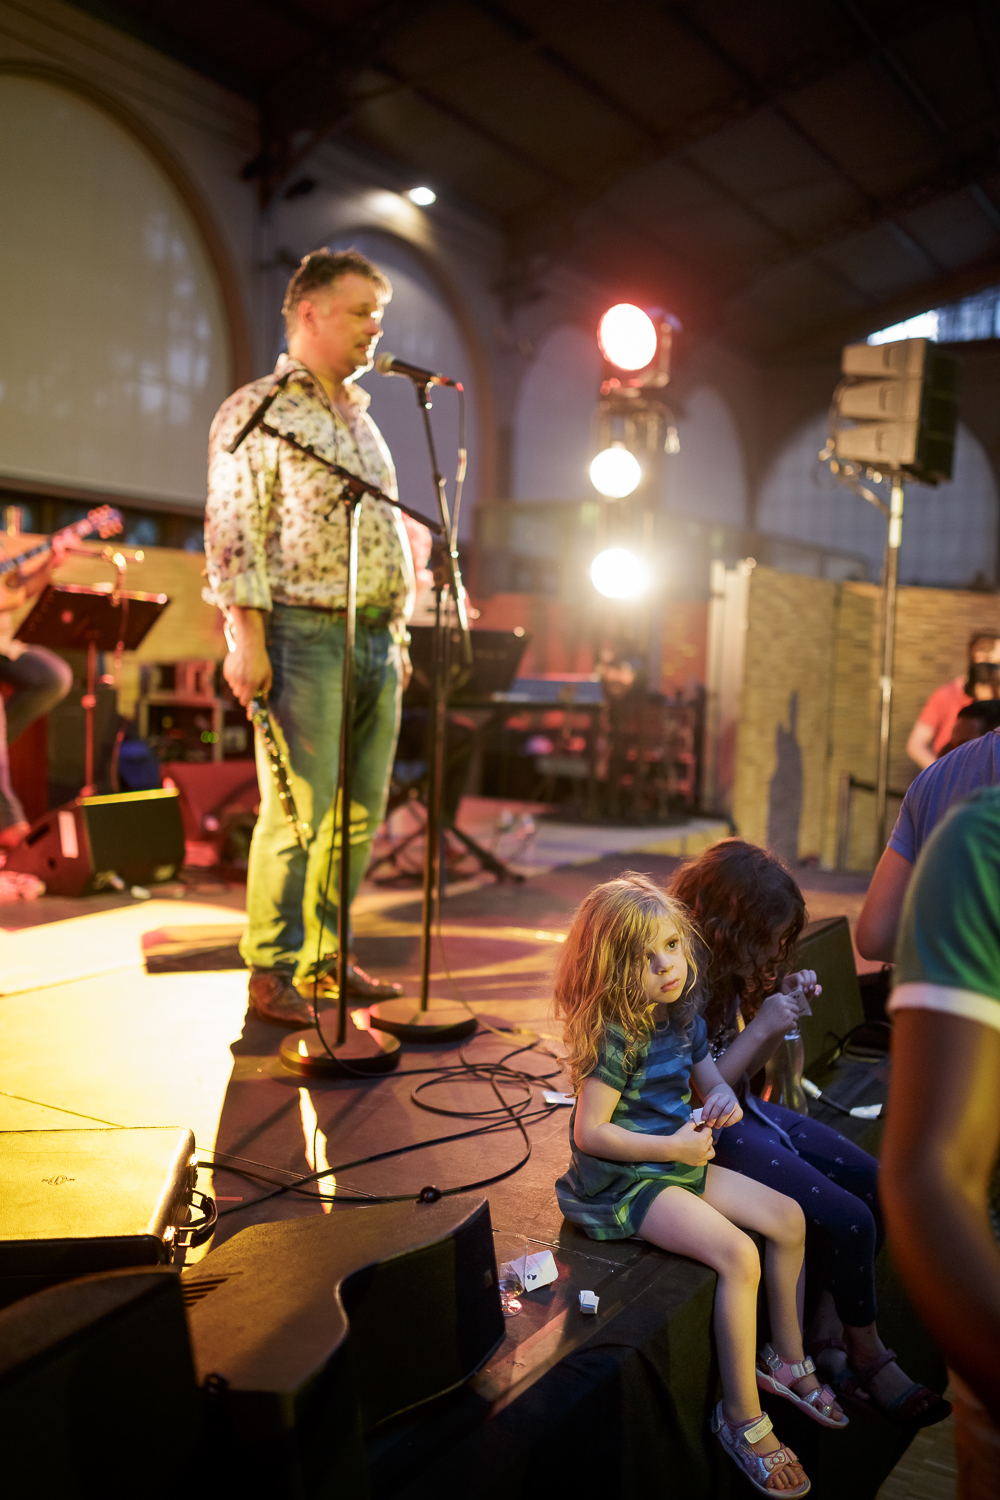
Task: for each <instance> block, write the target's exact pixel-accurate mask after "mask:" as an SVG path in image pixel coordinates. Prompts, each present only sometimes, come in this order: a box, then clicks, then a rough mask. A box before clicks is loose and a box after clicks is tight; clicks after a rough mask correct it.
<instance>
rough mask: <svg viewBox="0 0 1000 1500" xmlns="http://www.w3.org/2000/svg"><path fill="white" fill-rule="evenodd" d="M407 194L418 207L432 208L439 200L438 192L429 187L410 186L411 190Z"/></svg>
mask: <svg viewBox="0 0 1000 1500" xmlns="http://www.w3.org/2000/svg"><path fill="white" fill-rule="evenodd" d="M406 196H407V197H408V198H409V200H410V202H411V203H415V204H416V205H417V207H418V208H430V206H431V204H432V203H436V202H437V193H435V191H434V189H433V188H429V187H415V188H410V191H409V192H408V193H407V195H406Z"/></svg>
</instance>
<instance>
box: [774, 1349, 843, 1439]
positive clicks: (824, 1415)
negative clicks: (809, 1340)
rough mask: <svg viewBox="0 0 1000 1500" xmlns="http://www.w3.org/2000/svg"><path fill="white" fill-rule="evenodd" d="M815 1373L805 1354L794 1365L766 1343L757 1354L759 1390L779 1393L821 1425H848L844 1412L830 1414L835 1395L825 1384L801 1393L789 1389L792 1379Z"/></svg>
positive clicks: (835, 1399)
mask: <svg viewBox="0 0 1000 1500" xmlns="http://www.w3.org/2000/svg"><path fill="white" fill-rule="evenodd" d="M815 1374H816V1366H815V1365H814V1364H813V1362H812V1360H811V1359H810V1358H809V1356H808V1355H806V1357H805V1359H800V1360H797V1361H796V1362H795V1364H789V1363H788V1361H787V1360H785V1359H782V1358H781V1355H780V1354H775V1352H774V1350H773V1349H772V1348H771V1346H770V1344H765V1345H764V1347H763V1349H762V1350H761V1351H760V1353H759V1354H758V1356H757V1385H758V1387H759V1389H760V1390H762V1391H769V1392H770V1393H771V1395H772V1396H783V1397H784V1398H785V1400H786V1401H791V1402H792V1403H793V1404H794V1405H795V1406H797V1407H799V1409H800V1410H801V1411H803V1412H804V1413H805V1415H806V1416H807V1417H812V1419H813V1421H814V1422H818V1423H819V1424H820V1426H821V1427H848V1426H850V1423H849V1421H848V1419H847V1415H846V1413H844V1412H841V1413H840V1416H839V1417H837V1416H835V1415H834V1409H835V1407H836V1406H837V1398H836V1396H835V1395H834V1393H833V1391H831V1389H830V1387H829V1386H828V1385H821V1386H820V1387H819V1389H818V1390H815V1391H809V1392H808V1394H807V1395H805V1396H800V1395H799V1394H798V1392H797V1391H793V1390H792V1388H791V1382H792V1381H793V1380H801V1379H802V1378H803V1376H805V1375H815Z"/></svg>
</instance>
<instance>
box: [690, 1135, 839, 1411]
mask: <svg viewBox="0 0 1000 1500" xmlns="http://www.w3.org/2000/svg"><path fill="white" fill-rule="evenodd" d="M704 1196H705V1201H706V1202H708V1203H709V1204H711V1206H712V1207H713V1208H716V1209H718V1211H719V1213H721V1214H723V1215H725V1217H726V1218H727V1219H729V1220H730V1221H731V1222H732V1223H733V1224H738V1225H740V1226H741V1228H743V1229H754V1230H756V1231H757V1233H758V1234H762V1235H763V1236H764V1238H765V1241H766V1245H765V1249H764V1281H765V1284H766V1286H767V1307H768V1315H769V1317H770V1322H771V1344H772V1346H773V1348H774V1350H775V1351H776V1353H778V1354H780V1355H781V1358H782V1359H784V1360H787V1362H788V1363H789V1364H797V1363H798V1361H799V1360H801V1359H804V1358H805V1355H804V1352H803V1349H802V1325H801V1323H800V1321H799V1306H798V1302H799V1298H798V1292H799V1278H800V1273H801V1271H802V1259H803V1255H804V1252H805V1243H806V1221H805V1216H804V1215H803V1213H802V1210H801V1208H800V1207H799V1205H798V1204H797V1203H796V1202H795V1201H794V1200H793V1199H791V1198H787V1197H786V1196H785V1195H784V1193H777V1192H775V1190H774V1189H773V1188H769V1187H765V1186H764V1184H763V1183H761V1182H755V1181H754V1180H753V1179H752V1178H750V1177H744V1176H742V1174H741V1173H739V1172H731V1171H730V1170H729V1169H728V1168H727V1167H717V1166H715V1165H714V1164H712V1165H710V1166H709V1168H708V1174H707V1177H706V1180H705V1194H704ZM819 1386H820V1382H819V1381H818V1380H817V1378H816V1376H815V1375H803V1377H802V1379H801V1380H796V1381H793V1383H792V1389H793V1390H794V1391H795V1392H796V1393H797V1394H798V1395H800V1396H807V1395H808V1394H809V1392H810V1391H815V1390H818V1389H819ZM837 1410H838V1411H839V1407H838V1408H837Z"/></svg>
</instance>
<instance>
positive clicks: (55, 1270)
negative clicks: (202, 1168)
mask: <svg viewBox="0 0 1000 1500" xmlns="http://www.w3.org/2000/svg"><path fill="white" fill-rule="evenodd" d="M194 1178H195V1167H194V1136H193V1135H192V1134H191V1131H190V1130H185V1129H180V1128H176V1127H171V1128H167V1129H162V1128H158V1127H155V1126H150V1127H144V1128H140V1129H137V1130H8V1131H3V1132H2V1133H0V1306H3V1307H5V1306H7V1305H9V1304H10V1303H12V1302H16V1301H17V1300H18V1299H19V1298H21V1297H26V1296H27V1295H28V1294H29V1293H31V1292H37V1291H40V1290H41V1289H42V1288H43V1287H49V1286H53V1285H54V1284H55V1283H57V1282H60V1281H66V1280H67V1279H69V1278H70V1277H74V1276H84V1275H86V1274H87V1273H88V1272H92V1271H112V1270H117V1269H118V1268H119V1267H122V1266H158V1265H166V1264H168V1263H169V1262H170V1261H171V1260H172V1259H173V1255H174V1241H175V1237H176V1234H177V1230H178V1228H179V1227H180V1226H181V1225H183V1224H184V1223H185V1221H186V1219H187V1216H188V1204H189V1203H190V1201H191V1192H192V1190H193V1188H194Z"/></svg>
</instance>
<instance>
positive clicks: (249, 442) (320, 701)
mask: <svg viewBox="0 0 1000 1500" xmlns="http://www.w3.org/2000/svg"><path fill="white" fill-rule="evenodd" d="M391 295H392V288H391V286H390V284H389V282H388V280H387V279H386V277H385V276H383V274H382V272H381V271H379V270H378V268H377V267H376V266H374V265H373V264H372V263H371V261H369V260H367V259H366V258H365V257H364V256H363V255H361V254H359V253H358V252H357V251H355V250H347V251H344V252H343V253H339V254H333V253H331V252H330V251H328V250H317V251H314V252H313V253H312V254H311V255H307V256H305V257H304V259H303V261H302V264H301V265H300V267H299V269H298V270H297V271H296V273H295V275H294V276H293V277H292V279H291V281H290V282H289V284H288V290H287V292H286V294H285V303H284V309H283V311H284V317H285V327H286V330H287V335H288V353H287V355H285V354H283V355H282V356H281V357H280V358H279V360H278V363H277V366H276V369H275V374H274V376H268V377H267V378H265V379H263V380H257V381H254V382H253V383H252V384H250V385H247V386H244V387H243V389H242V390H239V391H237V392H236V393H235V395H233V396H230V398H229V400H228V401H226V402H225V403H224V404H223V406H222V407H221V409H220V410H219V412H218V414H217V416H216V418H215V421H214V422H213V424H212V432H211V438H210V443H209V480H208V505H207V510H206V517H205V552H206V556H207V563H208V578H209V583H210V585H211V591H212V597H213V598H214V601H215V603H216V604H217V605H218V606H219V607H220V609H222V610H223V611H224V612H225V613H226V615H227V618H228V620H229V624H230V627H231V633H232V637H233V649H232V651H231V652H230V654H229V656H228V657H227V658H226V661H225V665H224V667H223V671H224V673H225V677H226V681H227V682H228V683H229V685H230V687H231V688H232V690H233V692H234V694H235V695H236V697H237V698H238V699H239V701H240V703H242V704H243V705H244V706H246V705H248V704H249V703H250V701H251V699H253V698H254V697H255V696H256V695H258V694H260V693H266V694H267V695H268V698H269V703H270V708H271V712H272V715H273V717H274V719H275V721H276V722H277V724H278V725H279V726H280V729H281V731H282V733H283V735H284V738H285V741H286V743H287V746H288V759H289V763H290V767H291V782H292V789H293V792H294V797H295V803H296V807H297V810H298V814H299V819H300V821H301V822H302V823H304V824H306V825H307V827H306V839H307V844H308V852H304V851H303V850H302V849H301V847H300V845H299V843H298V841H297V839H296V837H295V833H294V831H293V829H292V828H291V827H290V825H289V823H288V822H287V820H286V818H285V815H284V812H283V810H282V807H281V804H280V802H279V799H278V795H277V791H276V788H275V783H274V780H273V777H272V774H271V770H270V767H269V765H268V761H267V759H266V756H265V754H264V752H263V749H262V747H261V744H260V737H259V736H258V743H257V768H258V780H259V782H260V790H261V801H260V817H259V818H258V821H257V826H256V829H255V831H254V836H253V843H252V845H251V849H250V865H249V870H248V875H247V915H248V919H249V920H248V924H247V930H246V934H245V936H244V938H243V941H242V943H241V945H240V952H241V953H242V955H243V958H244V960H245V962H246V963H247V965H248V967H249V968H250V1004H251V1007H252V1009H253V1010H254V1011H255V1012H256V1014H257V1015H258V1016H259V1017H260V1018H261V1019H262V1020H266V1021H273V1022H275V1023H277V1024H279V1025H282V1026H287V1027H296V1026H308V1025H310V1024H311V1022H312V1013H311V1009H310V1004H309V1000H310V999H311V997H312V994H313V991H314V986H317V985H318V993H319V996H320V997H321V998H324V997H325V998H326V999H330V998H331V997H332V996H333V995H335V993H336V986H335V980H334V977H333V976H334V975H335V972H336V954H335V952H334V948H335V938H334V937H333V934H335V933H336V928H337V912H336V900H337V888H338V887H337V871H336V864H335V865H334V869H333V872H332V875H331V878H330V882H329V896H328V909H327V910H326V919H325V921H324V905H325V903H324V888H325V887H326V884H327V867H328V863H329V860H330V853H331V843H332V840H333V834H334V797H335V793H336V790H337V780H338V771H339V765H338V762H339V750H340V720H341V678H342V671H343V658H344V613H345V610H344V606H345V601H346V592H347V521H346V516H345V507H344V505H343V503H341V502H340V491H341V486H340V484H339V482H338V480H337V479H336V477H335V476H334V475H332V474H331V473H330V472H329V470H327V469H325V468H323V466H322V465H321V464H318V463H317V462H316V461H315V459H313V458H311V457H309V456H308V455H307V454H304V453H302V452H301V451H300V450H299V449H297V448H293V447H292V446H290V445H289V444H288V443H285V442H283V441H282V440H281V439H280V438H278V437H274V436H271V435H269V434H267V433H264V432H262V431H261V430H260V428H259V427H258V428H256V429H255V430H254V431H253V432H251V434H250V435H249V436H248V437H247V438H246V439H245V441H244V442H243V443H242V444H241V445H240V447H239V448H238V449H237V451H236V452H235V454H230V453H229V452H228V451H227V446H228V444H230V443H231V442H232V440H233V438H234V437H235V435H236V434H237V433H238V432H239V431H240V429H241V428H242V427H243V425H244V423H245V422H246V421H247V419H248V418H249V417H250V416H251V414H252V413H253V412H254V411H255V410H256V409H257V407H258V405H259V403H260V402H261V400H262V399H263V397H264V396H265V395H267V393H268V392H269V391H270V390H271V389H272V387H273V386H274V384H275V381H276V380H277V379H279V378H280V377H282V376H285V377H286V379H285V381H284V384H283V387H282V388H281V389H280V390H279V392H278V394H277V396H276V398H275V400H274V402H273V404H272V405H271V406H270V408H269V409H268V411H267V415H266V418H265V420H266V423H267V425H268V426H269V427H272V428H274V429H275V430H277V431H279V432H282V433H289V434H294V436H295V439H296V440H297V442H299V443H300V444H304V445H305V446H307V447H309V448H311V449H313V450H314V451H315V452H316V453H317V454H320V455H321V456H322V457H324V458H326V459H328V460H329V461H331V462H333V463H336V464H339V465H341V466H342V467H343V468H345V469H350V470H351V472H352V473H355V474H357V475H359V476H360V477H361V478H363V479H366V480H368V481H369V483H371V484H374V485H377V486H378V488H379V489H381V490H384V491H386V492H387V493H388V494H390V495H395V494H396V475H395V471H394V469H393V465H392V459H391V457H390V454H389V450H388V448H387V447H386V445H385V442H384V440H383V438H382V435H381V433H380V432H379V430H378V428H377V427H376V426H375V424H374V422H372V421H371V419H370V418H369V417H368V416H367V414H366V408H367V406H368V401H369V397H368V394H367V392H365V391H362V390H359V389H358V388H357V386H355V384H354V380H355V378H356V377H357V376H358V375H359V374H360V373H362V372H363V371H364V370H366V369H369V368H370V367H371V363H372V357H373V353H374V349H375V345H376V344H377V342H378V340H379V338H380V337H381V335H382V312H383V309H384V307H385V304H386V303H387V302H388V301H389V298H390V297H391ZM413 599H414V570H413V561H412V556H411V552H410V545H409V541H408V537H407V532H406V529H405V527H404V525H403V522H402V519H401V516H400V513H399V512H398V511H397V510H395V509H394V508H393V507H392V506H390V505H389V504H388V503H386V502H384V501H378V500H374V499H372V498H370V497H366V498H365V500H364V503H363V505H362V507H361V523H360V527H359V534H358V613H357V637H356V679H355V680H356V685H357V696H356V707H355V717H354V756H353V759H354V765H353V771H352V775H353V787H352V794H351V802H352V809H351V818H350V825H351V871H350V873H351V896H352V899H353V896H354V894H355V893H356V891H357V888H358V885H359V883H360V880H361V876H362V874H363V873H364V869H365V866H366V864H367V861H368V857H369V853H370V851H371V843H372V839H373V837H374V834H375V830H376V828H377V827H378V824H379V823H380V822H381V819H382V815H383V811H384V808H385V800H386V793H387V787H388V782H389V773H390V769H391V766H392V761H393V754H394V751H395V746H396V736H397V732H398V727H399V705H400V698H401V695H402V690H403V688H404V687H405V686H406V682H407V681H408V679H409V670H410V667H409V659H408V657H407V653H406V646H405V641H406V639H407V635H406V620H407V619H408V618H409V615H410V613H411V611H412V609H413ZM359 804H360V807H359ZM361 808H363V809H364V813H365V822H364V826H363V829H362V828H359V827H358V826H357V824H358V820H359V817H360V809H361ZM338 844H339V834H338ZM317 958H318V960H319V961H318V965H317ZM348 992H349V993H350V994H352V995H356V996H359V997H363V998H365V999H367V1000H374V999H379V998H387V997H390V996H394V995H399V994H401V993H402V990H401V987H400V986H399V985H389V984H381V983H379V982H378V981H377V980H373V979H371V978H370V977H369V976H368V975H367V974H365V972H364V971H363V970H362V969H359V968H358V967H357V966H356V965H354V964H352V965H351V967H350V969H349V980H348Z"/></svg>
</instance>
